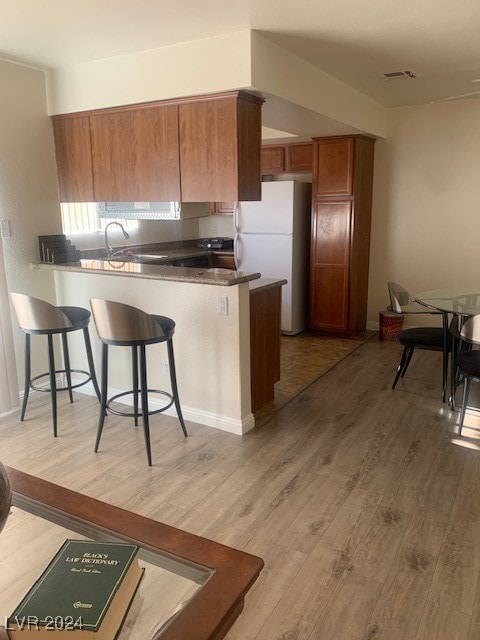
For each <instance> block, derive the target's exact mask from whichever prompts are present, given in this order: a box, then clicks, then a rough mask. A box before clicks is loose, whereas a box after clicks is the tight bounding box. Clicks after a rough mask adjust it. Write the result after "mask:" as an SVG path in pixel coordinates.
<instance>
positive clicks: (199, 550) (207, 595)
mask: <svg viewBox="0 0 480 640" xmlns="http://www.w3.org/2000/svg"><path fill="white" fill-rule="evenodd" d="M6 469H7V474H8V477H9V479H10V483H11V486H12V491H13V492H14V503H15V494H17V495H18V496H23V497H26V498H28V499H31V500H34V501H36V502H38V503H41V504H43V505H46V506H48V507H51V508H53V509H55V510H57V511H60V512H62V513H65V514H66V515H68V516H73V517H76V518H80V519H82V520H85V521H88V522H90V523H92V524H94V525H97V526H99V527H102V528H103V529H105V530H108V531H111V532H112V534H113V535H120V536H122V537H125V538H127V539H128V540H130V541H132V542H133V543H134V544H138V545H139V546H142V547H146V548H147V549H148V548H149V549H152V550H158V551H161V552H165V553H167V554H171V555H173V556H177V557H178V558H180V559H181V560H183V561H186V562H190V563H194V564H198V565H202V566H204V567H207V568H208V569H211V570H212V571H214V573H213V575H212V577H211V578H210V579H209V580H208V581H207V583H206V584H205V585H204V586H203V587H202V589H200V590H199V591H198V593H197V595H196V596H195V597H194V598H193V599H192V600H191V601H190V602H189V603H188V604H187V605H186V607H185V609H184V610H183V612H182V613H181V614H180V615H179V616H178V618H176V619H175V620H174V621H173V622H172V623H171V625H170V626H169V627H168V628H167V629H166V631H165V633H164V635H163V636H162V639H163V638H164V640H187V639H188V640H220V639H221V638H223V637H224V636H225V634H226V633H227V631H228V629H229V628H230V627H231V626H232V624H233V622H234V621H235V619H236V618H237V617H238V615H239V614H240V612H241V610H242V607H243V600H244V596H245V594H246V592H247V591H248V590H249V589H250V587H251V586H252V584H253V583H254V582H255V580H256V579H257V577H258V575H259V573H260V571H261V569H262V567H263V560H261V558H257V557H256V556H253V555H250V554H248V553H244V552H243V551H238V550H236V549H232V548H231V547H226V546H224V545H222V544H219V543H217V542H213V541H211V540H207V539H206V538H202V537H200V536H196V535H193V534H191V533H188V532H186V531H182V530H181V529H176V528H175V527H171V526H169V525H166V524H163V523H161V522H156V521H154V520H150V519H149V518H145V517H144V516H140V515H137V514H135V513H132V512H130V511H126V510H125V509H120V508H118V507H115V506H113V505H110V504H107V503H105V502H101V501H100V500H96V499H94V498H90V497H88V496H85V495H82V494H79V493H77V492H75V491H71V490H70V489H66V488H64V487H60V486H59V485H56V484H53V483H51V482H47V481H46V480H42V479H41V478H37V477H35V476H31V475H29V474H27V473H24V472H22V471H18V470H17V469H13V468H11V467H6ZM112 523H115V528H114V529H113V528H112Z"/></svg>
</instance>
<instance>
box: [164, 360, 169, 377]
mask: <svg viewBox="0 0 480 640" xmlns="http://www.w3.org/2000/svg"><path fill="white" fill-rule="evenodd" d="M163 373H164V374H165V375H168V374H169V373H170V367H169V366H168V360H164V361H163Z"/></svg>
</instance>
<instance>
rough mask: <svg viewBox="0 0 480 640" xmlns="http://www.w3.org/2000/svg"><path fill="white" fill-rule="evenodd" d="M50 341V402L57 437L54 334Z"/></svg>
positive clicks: (50, 336) (49, 335) (49, 338)
mask: <svg viewBox="0 0 480 640" xmlns="http://www.w3.org/2000/svg"><path fill="white" fill-rule="evenodd" d="M47 340H48V373H49V377H50V401H51V403H52V418H53V435H54V436H55V438H56V437H57V381H56V378H55V355H54V353H53V338H52V334H51V333H49V334H48V335H47Z"/></svg>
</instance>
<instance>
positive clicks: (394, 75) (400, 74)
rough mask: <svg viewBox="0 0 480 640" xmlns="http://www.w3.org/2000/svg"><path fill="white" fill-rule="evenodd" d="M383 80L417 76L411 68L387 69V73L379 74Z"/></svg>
mask: <svg viewBox="0 0 480 640" xmlns="http://www.w3.org/2000/svg"><path fill="white" fill-rule="evenodd" d="M380 75H381V77H382V78H385V80H394V79H395V78H418V77H419V76H418V73H416V72H415V71H412V70H411V69H410V70H409V69H405V70H404V71H388V72H387V73H382V74H380Z"/></svg>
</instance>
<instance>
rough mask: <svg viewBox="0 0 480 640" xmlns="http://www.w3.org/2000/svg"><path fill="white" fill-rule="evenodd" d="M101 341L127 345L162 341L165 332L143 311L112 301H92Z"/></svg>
mask: <svg viewBox="0 0 480 640" xmlns="http://www.w3.org/2000/svg"><path fill="white" fill-rule="evenodd" d="M90 304H91V307H92V311H93V318H94V320H95V326H96V327H97V333H98V337H99V338H100V340H102V341H105V342H109V343H119V344H120V343H122V342H123V343H127V344H130V343H132V342H137V341H142V342H143V341H150V340H155V339H162V338H164V337H165V332H164V330H163V329H162V327H161V325H160V324H159V323H158V322H157V321H156V320H155V316H152V315H150V314H148V313H145V311H142V310H141V309H137V308H136V307H131V306H130V305H127V304H123V303H122V302H114V301H112V300H100V299H98V298H93V299H92V300H90Z"/></svg>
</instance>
